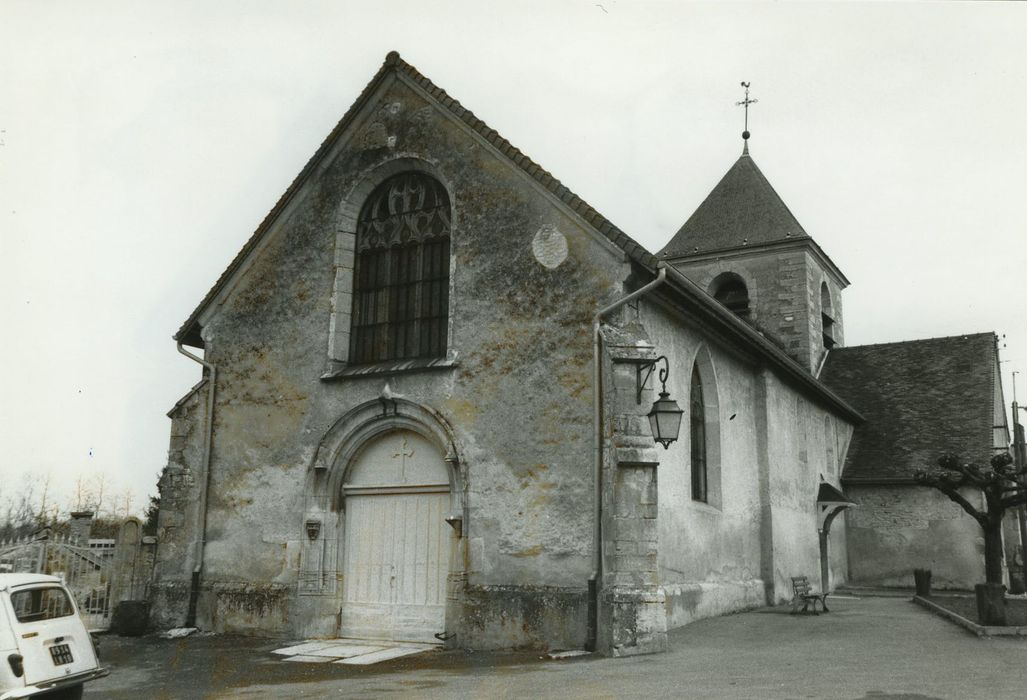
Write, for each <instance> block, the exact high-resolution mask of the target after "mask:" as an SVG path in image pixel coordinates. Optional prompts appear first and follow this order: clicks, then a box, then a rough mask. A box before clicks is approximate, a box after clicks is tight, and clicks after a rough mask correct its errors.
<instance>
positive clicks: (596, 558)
mask: <svg viewBox="0 0 1027 700" xmlns="http://www.w3.org/2000/svg"><path fill="white" fill-rule="evenodd" d="M656 267H657V269H658V270H659V273H658V274H657V276H656V279H654V280H653V281H652V282H650V283H649V284H647V285H645V286H643V287H640V288H638V289H636V290H635V291H633V292H632V293H631V294H628V295H627V296H626V297H624V298H623V299H620V300H618V301H615V302H614V303H612V304H610V305H609V306H607V307H606V308H604V309H600V310H599V311H598V312H596V315H595V316H594V317H593V318H592V417H593V424H592V428H593V431H592V432H593V440H594V442H595V444H594V453H595V462H594V464H593V474H592V483H593V487H594V491H593V494H592V499H593V500H592V543H593V547H592V575H591V576H589V578H588V639H587V640H586V641H585V648H586V649H588V650H589V651H595V650H596V646H597V643H598V639H599V579H600V576H601V575H602V569H603V540H602V535H603V525H602V516H603V400H602V394H603V370H602V363H601V357H602V342H603V341H602V336H601V335H600V334H599V324H600V323H602V320H603V317H604V316H606V315H607V314H609V313H612V312H614V311H616V310H617V309H619V308H620V307H622V306H624V305H625V304H627V303H629V302H632V301H634V300H635V299H638V298H639V297H641V296H642V295H644V294H648V293H649V292H651V291H652V290H654V289H656V288H657V287H659V286H660V285H661V284H663V283H664V281H666V279H667V267H666V264H665V263H662V262H660V263H657V266H656Z"/></svg>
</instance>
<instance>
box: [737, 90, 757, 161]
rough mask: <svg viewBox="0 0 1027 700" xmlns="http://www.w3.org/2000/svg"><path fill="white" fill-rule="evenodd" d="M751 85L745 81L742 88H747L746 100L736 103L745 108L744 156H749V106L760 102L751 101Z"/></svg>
mask: <svg viewBox="0 0 1027 700" xmlns="http://www.w3.org/2000/svg"><path fill="white" fill-rule="evenodd" d="M751 84H752V83H747V82H745V81H744V80H743V81H742V87H744V88H745V99H744V100H742V101H741V102H735V105H736V106H738V105H741V106H743V107H745V130H744V131H743V132H742V142H743V145H742V155H743V156H747V155H749V105H753V104H756V103H757V102H759V100H757V99H751V100H750V99H749V86H750V85H751Z"/></svg>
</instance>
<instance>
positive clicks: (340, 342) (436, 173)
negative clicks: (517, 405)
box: [328, 154, 459, 372]
mask: <svg viewBox="0 0 1027 700" xmlns="http://www.w3.org/2000/svg"><path fill="white" fill-rule="evenodd" d="M404 172H421V173H425V174H427V175H430V176H431V177H432V178H433V179H434V180H436V181H437V182H438V184H440V185H441V186H442V188H443V189H444V190H445V192H446V194H447V195H448V197H449V204H450V231H451V235H452V232H455V231H456V230H457V227H458V211H459V210H458V207H457V201H456V198H455V192H454V190H453V186H452V181H451V178H449V177H448V176H447V175H446V174H445V173H444V172H442V170H441V169H440V168H439V167H438V166H437V164H436V163H434V162H431V161H428V160H425V159H423V158H419V157H416V156H413V155H409V154H397V155H395V156H394V157H391V158H389V159H388V160H385V161H383V162H380V163H376V164H375V165H373V166H371V167H368V168H365V169H364V170H362V171H361V172H360V173H358V174H357V176H356V177H355V178H354V180H353V184H352V185H351V186H350V187H349V189H348V190H347V191H346V193H345V194H344V195H343V196H342V198H341V199H340V200H339V204H338V206H337V208H336V211H335V283H334V285H333V287H332V302H331V318H330V321H329V328H328V371H329V372H331V371H334V370H339V369H342V368H344V367H345V366H346V365H347V364H348V363H349V361H350V329H351V325H352V321H353V316H352V310H353V309H352V307H353V281H354V276H353V275H354V269H355V262H356V236H357V234H356V232H357V223H358V219H359V217H360V210H361V208H362V207H363V205H364V202H365V201H366V200H367V198H368V197H369V196H370V195H371V193H372V192H374V190H375V188H376V187H378V185H380V184H382V183H383V182H385V181H386V180H387V179H389V178H390V177H392V176H394V175H399V174H400V173H404ZM452 285H453V276H452V269H451V270H450V290H449V298H450V299H452V296H453V295H452V292H453V290H452ZM452 332H453V326H452V323H450V324H449V329H448V333H447V336H448V337H447V338H446V347H447V348H452V347H453V345H452V340H453V338H452Z"/></svg>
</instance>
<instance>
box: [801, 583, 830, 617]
mask: <svg viewBox="0 0 1027 700" xmlns="http://www.w3.org/2000/svg"><path fill="white" fill-rule="evenodd" d="M792 595H793V598H792V614H793V615H794V614H795V613H797V612H798V611H799V604H800V603H801V604H802V612H804V613H806V612H809V611H810V610H809V607H810V604H811V603H812V605H813V611H812V612H813V614H814V615H819V614H820V613H818V612H817V601H820V607H822V608H823V609H824V612H831V611H830V610H829V609H828V608H827V596H828V594H827V593H814V592H813V588H812V587H811V586H810V585H809V579H808V578H806V577H805V576H792Z"/></svg>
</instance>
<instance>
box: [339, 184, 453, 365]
mask: <svg viewBox="0 0 1027 700" xmlns="http://www.w3.org/2000/svg"><path fill="white" fill-rule="evenodd" d="M450 215H451V211H450V203H449V195H448V193H447V192H446V189H445V188H444V187H443V186H442V184H441V183H439V182H438V181H437V180H435V179H434V178H432V177H431V176H429V175H426V174H425V173H422V172H416V171H413V172H404V173H400V174H398V175H394V176H392V177H390V178H389V179H387V180H385V181H384V182H382V183H381V184H380V185H379V186H378V187H377V188H375V190H374V191H373V192H372V193H371V196H370V197H368V199H367V201H366V202H365V203H364V206H363V208H362V209H361V210H360V216H359V217H358V219H357V232H356V264H355V270H354V290H353V292H354V293H353V326H352V333H351V336H350V362H352V363H353V364H367V363H372V362H386V361H390V360H405V359H415V358H438V357H443V356H445V354H446V337H447V335H448V332H449V241H450V239H449V234H450Z"/></svg>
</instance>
